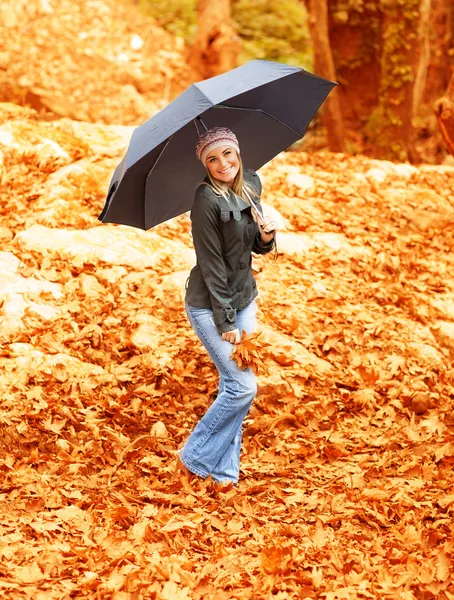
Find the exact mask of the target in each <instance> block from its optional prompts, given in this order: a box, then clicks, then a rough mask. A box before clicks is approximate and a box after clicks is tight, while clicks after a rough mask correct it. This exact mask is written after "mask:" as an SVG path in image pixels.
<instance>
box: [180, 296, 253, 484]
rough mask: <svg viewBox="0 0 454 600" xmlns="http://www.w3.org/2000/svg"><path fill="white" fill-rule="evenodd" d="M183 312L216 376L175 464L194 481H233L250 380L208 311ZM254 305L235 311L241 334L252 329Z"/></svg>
mask: <svg viewBox="0 0 454 600" xmlns="http://www.w3.org/2000/svg"><path fill="white" fill-rule="evenodd" d="M186 312H187V315H188V318H189V322H190V323H191V325H192V328H193V329H194V331H195V333H196V334H197V336H198V338H199V339H200V341H201V342H202V344H203V345H204V346H205V349H206V350H207V352H208V354H209V355H210V357H211V359H212V360H213V362H214V364H215V365H216V368H217V370H218V371H219V392H218V396H217V398H216V400H215V401H214V402H213V404H212V405H211V406H210V408H209V409H208V411H207V412H206V413H205V415H204V416H203V417H202V419H201V420H200V421H199V422H198V423H197V425H196V427H195V429H194V431H193V432H192V433H191V435H190V436H189V438H188V440H187V441H186V444H185V446H184V448H183V449H182V450H181V452H180V459H181V462H182V463H183V464H184V465H185V466H186V467H187V468H188V469H189V470H190V471H191V472H192V473H195V474H196V475H199V476H200V477H203V478H206V477H208V476H210V475H211V477H212V478H213V479H214V480H215V481H217V482H228V481H232V482H234V483H237V482H238V477H239V474H240V450H241V440H242V424H243V419H244V417H245V416H246V414H247V412H248V411H249V407H250V406H251V404H252V401H253V400H254V398H255V395H256V393H257V383H256V380H255V375H254V373H253V372H252V371H251V369H249V368H247V369H245V370H242V369H240V368H239V367H238V365H237V364H236V362H235V361H234V360H231V359H230V354H231V353H232V350H233V348H234V346H233V344H231V343H230V342H227V341H226V340H223V339H222V337H221V334H220V333H219V332H218V330H217V327H216V325H215V323H214V320H213V311H212V310H211V309H210V308H196V307H193V306H189V305H188V304H186ZM255 314H256V304H255V301H252V302H251V303H250V304H249V305H248V306H246V308H244V309H243V310H240V311H238V312H237V327H238V329H239V330H240V333H241V331H242V330H243V329H244V330H245V331H246V333H252V332H253V331H254V328H255Z"/></svg>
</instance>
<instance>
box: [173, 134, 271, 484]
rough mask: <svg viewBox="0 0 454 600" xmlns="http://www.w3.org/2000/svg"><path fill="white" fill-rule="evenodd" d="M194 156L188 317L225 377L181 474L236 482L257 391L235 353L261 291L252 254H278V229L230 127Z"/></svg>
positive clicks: (206, 140)
mask: <svg viewBox="0 0 454 600" xmlns="http://www.w3.org/2000/svg"><path fill="white" fill-rule="evenodd" d="M196 154H197V157H198V158H199V159H200V160H201V161H202V163H203V164H204V165H205V168H206V169H207V177H206V179H205V180H204V181H203V182H201V184H200V185H199V187H198V188H197V191H196V196H195V200H194V205H193V207H192V210H191V221H192V237H193V240H194V248H195V251H196V257H197V264H196V266H195V267H194V268H193V269H192V271H191V274H190V276H189V279H188V284H187V289H186V312H187V315H188V318H189V322H190V323H191V326H192V327H193V329H194V331H195V333H196V334H197V336H198V337H199V339H200V341H201V342H202V344H203V345H204V346H205V349H206V350H207V352H208V354H209V355H210V357H211V359H212V360H213V362H214V363H215V366H216V368H217V370H218V372H219V393H218V396H217V398H216V400H215V401H214V402H213V404H212V405H211V407H210V408H209V410H208V411H207V413H206V414H205V415H204V417H203V418H202V419H201V421H200V422H199V423H198V424H197V426H196V428H195V429H194V431H193V432H192V434H191V435H190V437H189V439H188V440H187V442H186V444H185V446H184V448H183V449H182V451H181V452H180V455H179V461H178V465H177V473H179V472H180V471H183V472H184V473H185V474H186V475H188V476H189V475H192V474H196V475H198V476H200V477H203V478H206V477H209V476H211V477H212V478H213V479H214V480H215V481H217V482H222V483H226V482H232V483H237V482H238V477H239V471H240V449H241V439H242V433H241V430H242V423H243V419H244V417H245V416H246V414H247V412H248V411H249V408H250V406H251V404H252V401H253V400H254V397H255V394H256V391H257V385H256V381H255V376H254V374H253V372H252V371H251V370H250V369H245V370H241V369H239V368H238V365H237V364H236V362H235V361H234V360H231V359H230V355H231V353H232V344H238V343H239V342H240V336H241V333H240V332H241V331H245V332H246V333H252V332H253V331H254V327H255V312H256V306H255V298H256V296H257V293H258V292H257V286H256V283H255V281H254V278H253V275H252V268H251V263H252V259H251V253H252V252H256V253H257V254H266V253H267V252H270V251H271V250H272V249H273V247H274V243H275V242H274V237H275V234H276V229H277V226H276V224H275V223H274V222H273V221H271V220H270V219H267V218H265V217H262V216H261V214H262V211H261V206H260V194H261V189H262V186H261V183H260V179H259V177H258V175H257V173H255V172H254V171H252V170H250V169H246V170H244V169H243V164H242V161H241V155H240V148H239V144H238V140H237V138H236V136H235V134H234V133H233V132H232V131H231V130H230V129H227V128H225V127H215V128H214V129H209V130H208V131H205V132H204V133H203V134H202V135H201V136H200V137H199V140H198V143H197V147H196ZM253 198H254V199H253Z"/></svg>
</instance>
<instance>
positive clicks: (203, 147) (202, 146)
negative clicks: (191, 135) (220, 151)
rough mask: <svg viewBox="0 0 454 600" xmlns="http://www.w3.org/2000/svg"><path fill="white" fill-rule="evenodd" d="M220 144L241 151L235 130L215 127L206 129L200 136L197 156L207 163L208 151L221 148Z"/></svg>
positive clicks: (196, 150) (196, 151)
mask: <svg viewBox="0 0 454 600" xmlns="http://www.w3.org/2000/svg"><path fill="white" fill-rule="evenodd" d="M219 146H231V147H232V148H235V150H236V151H237V152H238V154H239V153H240V146H239V144H238V139H237V137H236V135H235V134H234V133H233V131H231V130H230V129H227V127H213V129H208V131H204V132H203V133H202V135H201V136H200V137H199V139H198V142H197V146H196V148H195V153H196V154H197V158H198V159H199V160H201V161H202V163H203V164H205V159H206V157H207V156H208V153H209V152H211V150H214V149H215V148H219Z"/></svg>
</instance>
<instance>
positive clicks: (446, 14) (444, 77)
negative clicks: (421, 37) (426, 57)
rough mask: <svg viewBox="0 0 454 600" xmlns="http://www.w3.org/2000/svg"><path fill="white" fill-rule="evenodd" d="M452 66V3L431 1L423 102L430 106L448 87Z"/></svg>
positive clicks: (453, 57) (453, 20)
mask: <svg viewBox="0 0 454 600" xmlns="http://www.w3.org/2000/svg"><path fill="white" fill-rule="evenodd" d="M452 66H454V3H452V2H446V0H432V9H431V14H430V61H429V71H428V74H427V84H426V89H425V91H424V102H427V103H428V104H432V103H433V102H435V100H436V99H437V98H439V97H440V96H441V95H442V94H443V93H444V91H445V90H446V88H447V87H448V85H449V79H450V67H452Z"/></svg>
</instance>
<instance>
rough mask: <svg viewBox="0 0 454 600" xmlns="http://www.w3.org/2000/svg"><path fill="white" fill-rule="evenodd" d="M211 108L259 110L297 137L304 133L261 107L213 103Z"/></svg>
mask: <svg viewBox="0 0 454 600" xmlns="http://www.w3.org/2000/svg"><path fill="white" fill-rule="evenodd" d="M213 108H228V109H230V110H253V111H255V112H261V113H263V114H264V115H266V116H267V117H270V119H274V120H275V121H277V122H278V123H280V124H281V125H283V126H284V127H287V129H290V131H293V133H296V135H297V136H298V137H302V135H304V134H301V133H300V132H299V131H296V129H293V127H290V125H287V123H284V121H281V120H280V119H277V118H276V117H273V115H270V113H268V112H266V110H262V109H261V108H247V107H246V106H229V105H228V104H215V105H214V106H213Z"/></svg>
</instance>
